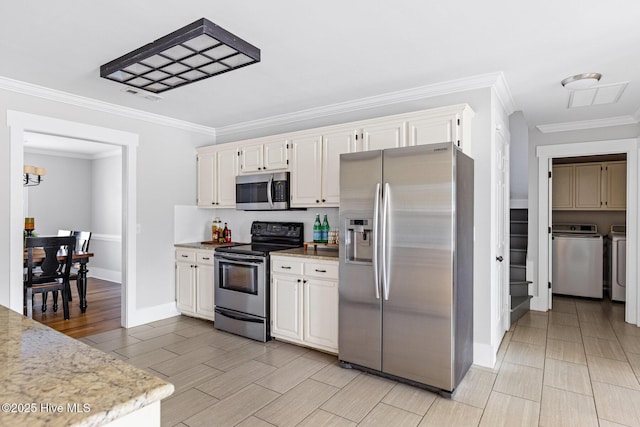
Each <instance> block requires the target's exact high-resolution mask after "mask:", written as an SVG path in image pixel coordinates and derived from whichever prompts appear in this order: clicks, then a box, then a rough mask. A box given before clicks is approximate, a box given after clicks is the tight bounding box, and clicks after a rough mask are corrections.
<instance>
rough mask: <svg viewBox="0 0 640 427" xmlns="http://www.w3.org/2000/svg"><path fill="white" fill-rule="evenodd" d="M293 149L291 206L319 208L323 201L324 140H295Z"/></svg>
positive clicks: (292, 141) (317, 137) (319, 138)
mask: <svg viewBox="0 0 640 427" xmlns="http://www.w3.org/2000/svg"><path fill="white" fill-rule="evenodd" d="M291 147H292V148H291V188H290V190H291V206H292V207H310V206H317V205H319V204H320V203H321V201H322V192H321V190H322V181H321V175H322V138H321V137H320V136H309V137H300V138H293V139H292V140H291Z"/></svg>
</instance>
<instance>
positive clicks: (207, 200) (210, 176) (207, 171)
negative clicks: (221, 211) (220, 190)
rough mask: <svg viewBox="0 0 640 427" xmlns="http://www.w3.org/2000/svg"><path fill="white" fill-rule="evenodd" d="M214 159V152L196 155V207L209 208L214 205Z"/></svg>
mask: <svg viewBox="0 0 640 427" xmlns="http://www.w3.org/2000/svg"><path fill="white" fill-rule="evenodd" d="M215 161H216V153H215V152H212V153H203V154H199V155H198V207H201V208H211V207H214V205H215V202H216V194H215V184H214V177H215Z"/></svg>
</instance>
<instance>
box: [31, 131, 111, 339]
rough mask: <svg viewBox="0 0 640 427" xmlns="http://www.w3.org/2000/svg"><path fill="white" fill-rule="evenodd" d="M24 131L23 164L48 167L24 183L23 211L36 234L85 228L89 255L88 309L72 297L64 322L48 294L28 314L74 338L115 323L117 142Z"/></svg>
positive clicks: (48, 234)
mask: <svg viewBox="0 0 640 427" xmlns="http://www.w3.org/2000/svg"><path fill="white" fill-rule="evenodd" d="M23 135H24V164H25V165H37V166H38V167H40V168H45V170H46V172H47V173H46V176H45V177H44V178H43V182H41V183H40V184H39V185H33V186H27V187H24V191H23V192H24V205H25V208H24V216H25V217H32V218H34V219H35V227H36V229H35V233H36V234H37V235H40V236H55V235H65V234H68V233H69V232H71V231H78V232H80V231H81V232H85V233H86V232H88V233H90V234H88V236H89V240H88V244H87V246H86V247H87V248H88V249H87V250H88V251H90V252H91V253H93V254H94V256H93V257H92V258H91V260H90V262H89V264H88V267H89V268H88V271H89V280H88V286H87V298H88V300H89V301H90V305H91V309H90V310H89V312H88V313H84V314H83V313H81V310H80V307H79V305H78V304H77V303H75V301H78V300H76V299H75V298H76V296H73V298H74V302H72V303H71V305H70V308H71V319H70V321H66V322H65V321H63V319H62V314H61V312H60V311H59V310H58V312H54V311H53V309H52V308H53V307H52V306H53V303H54V301H52V298H51V295H47V298H45V295H46V294H45V295H42V300H41V299H40V298H37V299H36V300H35V301H34V310H33V319H34V320H37V321H39V322H40V323H43V324H45V325H47V326H50V327H52V328H53V329H56V330H58V331H59V332H63V333H65V334H67V335H69V336H73V337H82V336H83V334H87V333H97V332H105V331H108V330H112V329H116V328H119V327H120V326H121V318H120V315H121V311H122V310H121V302H122V301H121V299H122V298H121V283H122V147H121V146H116V145H112V144H105V143H99V142H93V141H86V140H81V139H73V138H67V137H62V136H53V135H45V134H40V133H33V132H26V131H25V132H24V134H23ZM61 233H62V234H61ZM74 283H75V281H73V282H72V287H71V290H72V295H75V294H76V289H75V284H74ZM45 301H46V302H45Z"/></svg>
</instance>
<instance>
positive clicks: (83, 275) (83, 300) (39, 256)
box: [23, 248, 93, 313]
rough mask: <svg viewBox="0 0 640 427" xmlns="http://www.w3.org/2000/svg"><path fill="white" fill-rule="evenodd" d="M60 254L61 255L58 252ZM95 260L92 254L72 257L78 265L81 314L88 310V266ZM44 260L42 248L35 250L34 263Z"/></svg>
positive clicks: (78, 253) (76, 254)
mask: <svg viewBox="0 0 640 427" xmlns="http://www.w3.org/2000/svg"><path fill="white" fill-rule="evenodd" d="M58 254H60V253H59V252H58ZM90 258H93V253H92V252H82V251H74V252H73V255H72V257H71V259H72V261H73V263H74V264H78V265H79V267H78V279H77V280H76V283H77V286H78V297H79V298H80V312H82V313H84V312H85V311H86V310H87V272H88V271H89V270H88V269H87V264H88V263H89V259H90ZM59 259H60V260H61V261H63V260H64V256H62V255H59ZM43 260H44V250H43V249H41V248H34V250H33V261H34V262H35V263H41V262H42V261H43ZM23 262H24V266H26V265H27V250H26V249H25V250H24V258H23Z"/></svg>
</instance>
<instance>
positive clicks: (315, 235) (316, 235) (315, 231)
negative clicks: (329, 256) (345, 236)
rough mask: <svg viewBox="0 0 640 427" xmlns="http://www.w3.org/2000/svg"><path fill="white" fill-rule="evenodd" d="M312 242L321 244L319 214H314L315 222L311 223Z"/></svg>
mask: <svg viewBox="0 0 640 427" xmlns="http://www.w3.org/2000/svg"><path fill="white" fill-rule="evenodd" d="M313 241H314V242H315V243H320V242H322V224H321V223H320V214H316V222H314V223H313Z"/></svg>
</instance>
